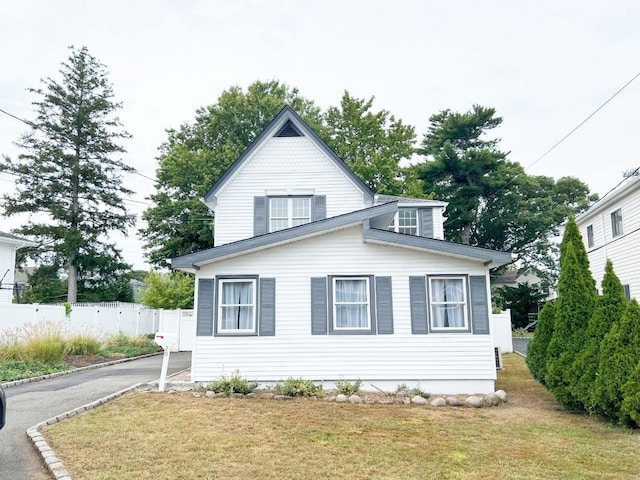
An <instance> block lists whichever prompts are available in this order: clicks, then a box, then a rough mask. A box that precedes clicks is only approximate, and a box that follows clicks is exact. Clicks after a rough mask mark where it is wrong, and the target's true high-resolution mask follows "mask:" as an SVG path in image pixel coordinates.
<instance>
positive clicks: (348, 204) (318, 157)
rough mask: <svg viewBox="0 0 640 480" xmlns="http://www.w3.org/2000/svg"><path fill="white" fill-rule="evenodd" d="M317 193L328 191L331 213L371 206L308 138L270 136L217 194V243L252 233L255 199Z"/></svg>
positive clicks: (228, 241)
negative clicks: (257, 197)
mask: <svg viewBox="0 0 640 480" xmlns="http://www.w3.org/2000/svg"><path fill="white" fill-rule="evenodd" d="M318 179H322V181H319V180H318ZM312 195H326V199H327V203H326V216H327V217H335V216H337V215H342V214H345V213H349V212H352V211H354V210H359V209H362V208H365V207H367V206H369V205H366V204H365V201H364V197H363V193H362V191H361V190H360V189H359V188H357V187H356V186H355V184H354V183H353V182H352V181H351V179H350V178H348V177H347V176H346V175H345V173H344V172H343V171H342V170H340V168H339V167H338V166H337V165H336V164H335V163H334V162H333V161H332V160H331V159H329V158H328V157H327V156H326V155H325V153H324V152H323V151H321V150H320V149H319V148H318V147H317V146H316V145H315V144H314V143H313V142H312V141H311V140H310V139H309V138H308V137H291V138H269V139H266V140H265V142H264V144H262V145H261V146H260V147H259V148H258V149H257V150H256V151H255V152H254V153H253V154H252V155H251V156H250V157H249V158H247V159H246V160H245V162H244V163H243V164H242V166H241V167H240V168H239V169H238V171H236V172H235V174H234V175H233V176H232V177H231V178H230V179H229V180H228V181H227V182H226V183H225V185H224V186H223V187H222V188H221V189H220V191H219V192H218V195H217V205H216V212H215V230H214V234H215V245H216V246H220V245H224V244H226V243H230V242H235V241H237V240H242V239H245V238H250V237H252V236H253V201H254V200H253V199H254V197H256V196H269V197H277V196H282V197H287V196H292V197H301V196H312Z"/></svg>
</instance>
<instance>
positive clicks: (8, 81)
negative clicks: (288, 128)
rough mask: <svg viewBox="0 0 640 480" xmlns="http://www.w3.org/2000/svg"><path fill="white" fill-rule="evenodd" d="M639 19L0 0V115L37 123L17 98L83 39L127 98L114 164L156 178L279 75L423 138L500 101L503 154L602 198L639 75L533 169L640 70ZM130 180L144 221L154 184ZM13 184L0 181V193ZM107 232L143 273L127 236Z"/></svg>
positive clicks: (638, 126)
mask: <svg viewBox="0 0 640 480" xmlns="http://www.w3.org/2000/svg"><path fill="white" fill-rule="evenodd" d="M638 19H640V2H637V1H633V0H629V1H624V0H612V1H608V2H602V1H594V0H583V1H573V0H572V1H549V0H542V1H537V2H510V1H507V0H504V1H494V0H483V1H472V0H469V1H444V0H441V1H428V0H423V1H420V0H414V1H409V0H407V1H405V0H393V1H384V2H383V1H376V0H369V1H348V0H341V1H336V0H323V1H315V2H312V1H304V0H303V1H300V0H298V1H293V0H279V1H277V2H273V1H257V0H255V1H250V0H236V1H213V0H210V1H205V0H183V1H179V0H175V1H172V0H153V1H151V0H125V1H123V0H109V1H104V0H102V1H85V0H55V1H48V0H40V1H26V0H21V1H19V2H18V1H14V2H10V1H9V0H0V32H1V33H0V36H1V38H2V40H1V41H0V108H1V109H3V110H6V111H8V112H10V113H12V114H14V115H17V116H19V117H22V118H27V119H29V118H32V113H33V109H32V106H31V102H32V101H33V100H34V99H35V98H34V97H33V95H31V94H30V93H28V92H27V91H26V89H27V88H28V87H37V86H39V80H40V78H43V77H48V76H49V77H54V78H56V74H57V71H58V69H59V66H60V63H61V62H62V61H64V60H66V59H67V57H68V55H69V50H68V49H67V47H68V46H70V45H74V46H76V47H80V46H86V47H88V49H89V51H90V53H91V54H92V55H94V56H95V57H97V58H98V59H99V60H100V61H101V62H102V63H104V64H105V65H106V66H107V68H108V70H109V72H110V74H109V79H110V81H111V82H112V83H113V85H114V91H115V94H116V99H117V100H119V101H121V102H122V103H123V109H122V110H121V112H120V118H121V120H122V122H123V123H124V125H125V128H126V129H127V130H128V131H129V132H130V133H131V134H132V135H133V138H132V139H131V140H129V141H128V142H127V143H126V144H125V146H126V148H127V150H128V152H127V153H126V154H125V155H124V157H123V160H124V161H125V162H127V163H128V164H130V165H131V166H133V167H135V168H136V169H137V170H138V171H140V172H141V173H142V174H144V175H147V176H149V177H154V172H155V169H156V167H157V161H156V156H157V149H158V146H159V145H160V144H161V143H162V142H163V141H164V140H165V139H166V133H165V129H167V128H175V127H178V126H179V125H180V124H181V123H183V122H187V121H191V120H192V119H193V117H194V113H195V110H196V109H197V108H198V107H200V106H205V105H209V104H212V103H215V102H216V100H217V98H218V96H219V94H220V93H221V92H222V91H223V90H225V89H227V88H229V87H230V86H232V85H238V86H241V87H243V88H246V87H247V86H248V85H249V84H251V83H252V82H254V81H256V80H271V79H277V80H280V81H281V82H284V83H287V84H288V85H290V86H293V87H297V88H298V89H299V90H300V93H301V94H302V95H303V96H305V97H307V98H309V99H312V100H314V101H315V102H316V103H317V104H318V105H319V106H320V107H321V108H323V109H325V108H327V107H329V106H331V105H338V104H339V101H340V97H341V95H342V93H343V91H344V90H348V91H349V92H350V93H351V94H352V95H354V96H356V97H361V98H363V97H367V98H368V97H370V96H375V98H376V99H375V102H374V109H376V110H379V109H386V110H389V111H390V112H391V113H393V114H394V115H395V116H396V117H397V118H401V119H402V120H403V121H404V122H405V123H409V124H411V125H414V126H415V127H416V130H417V132H418V136H419V139H421V138H422V135H423V134H424V132H425V131H426V129H427V125H428V118H429V116H430V115H432V114H433V113H436V112H438V111H440V110H442V109H445V108H450V109H452V110H456V111H466V110H468V109H469V108H470V107H471V106H472V105H473V104H474V103H477V104H480V105H484V106H491V107H495V108H496V110H497V113H498V115H500V116H502V117H503V118H504V123H503V125H502V126H501V127H500V129H499V130H498V131H497V135H498V136H499V137H500V138H502V142H501V147H502V149H503V150H506V151H510V152H511V153H510V156H509V158H510V159H511V160H513V161H518V162H520V163H521V164H522V165H523V166H525V167H528V168H527V171H528V172H529V173H531V174H540V175H549V176H553V177H555V178H560V177H562V176H566V175H572V176H577V177H578V178H580V179H581V180H583V181H584V182H586V183H587V184H588V185H589V186H590V188H591V190H592V191H593V192H597V193H599V194H600V195H603V194H604V193H606V192H607V191H608V190H609V189H610V188H612V187H614V186H615V185H616V184H617V183H618V182H619V181H620V179H621V178H622V177H621V175H622V172H623V171H625V170H628V169H631V168H635V167H637V166H639V165H640V159H638V154H637V148H638V147H637V140H638V138H639V137H640V135H639V132H640V115H638V114H637V112H636V108H638V106H639V105H640V78H638V79H637V80H636V81H634V82H632V83H631V84H630V85H629V86H628V87H627V88H626V89H625V90H624V91H623V92H622V93H620V94H619V95H618V96H617V97H616V98H615V99H613V100H612V101H611V102H610V103H609V104H608V105H606V106H605V107H604V108H603V109H602V110H600V111H599V112H598V113H597V114H596V115H595V116H594V117H593V118H592V119H591V120H590V121H589V122H588V123H586V124H585V125H584V126H583V127H582V128H581V129H579V130H578V131H577V132H576V133H574V134H573V135H571V136H570V137H569V138H568V139H567V140H566V141H565V142H563V143H562V144H561V145H560V146H559V147H558V148H556V149H555V150H554V151H553V152H551V153H550V154H549V155H547V156H546V157H545V158H544V159H542V160H540V161H539V162H537V163H536V164H535V165H533V166H531V167H530V165H531V164H533V163H534V162H535V161H536V160H537V159H538V158H539V157H540V156H541V155H542V154H543V153H544V152H545V151H547V150H548V149H549V148H550V147H551V146H553V145H554V144H555V143H556V142H557V141H558V140H560V139H561V138H562V137H563V136H564V135H566V134H567V133H568V132H569V131H571V130H572V129H573V128H574V127H576V126H577V125H578V124H579V123H580V122H581V121H583V120H584V119H585V118H586V117H587V116H589V115H590V114H591V113H592V112H593V111H594V110H595V109H596V108H598V107H599V106H600V105H601V104H602V103H604V102H605V101H606V100H607V99H608V98H609V97H610V96H611V95H612V94H614V93H615V92H616V91H617V90H618V89H619V88H620V87H622V86H623V85H624V84H625V83H627V82H628V81H629V80H630V79H631V78H633V77H634V76H635V75H636V74H637V73H638V72H640V61H639V58H640V28H638ZM25 127H26V126H25V125H23V124H21V123H20V122H18V121H16V120H14V119H12V118H10V117H8V116H6V115H3V114H0V154H7V155H10V156H14V155H15V154H16V153H17V150H16V148H15V146H13V144H12V142H13V141H15V140H16V139H17V137H18V136H19V135H20V134H21V133H23V132H24V131H25ZM125 183H126V185H127V186H128V187H129V188H131V189H132V190H135V191H136V194H135V195H133V196H132V197H131V198H130V200H129V201H128V202H127V205H128V207H129V208H131V210H132V212H134V213H138V214H140V213H141V212H142V211H143V210H144V209H145V208H146V206H145V205H144V204H143V203H140V202H147V201H148V200H145V198H146V197H147V196H148V195H149V194H150V193H151V192H152V191H153V182H152V181H150V180H147V179H144V178H143V177H141V176H127V177H126V182H125ZM12 188H13V181H12V179H11V177H10V176H8V175H6V174H2V175H0V191H11V190H12ZM16 221H17V220H16V219H9V220H3V226H2V227H0V228H1V229H2V230H9V229H10V228H12V227H13V226H15V224H16ZM114 239H115V240H116V241H117V243H118V245H119V247H120V248H121V249H122V250H123V254H124V256H125V259H126V260H127V261H128V262H130V263H133V264H134V266H135V267H136V268H146V266H145V265H144V263H143V257H142V248H141V242H140V240H139V239H138V238H137V236H136V233H135V231H132V232H131V235H130V236H129V238H128V239H122V238H120V237H116V236H114Z"/></svg>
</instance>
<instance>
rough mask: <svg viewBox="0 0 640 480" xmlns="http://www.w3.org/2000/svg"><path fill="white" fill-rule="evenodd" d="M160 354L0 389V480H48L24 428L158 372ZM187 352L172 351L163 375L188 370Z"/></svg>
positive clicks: (155, 376)
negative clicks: (0, 422) (1, 408)
mask: <svg viewBox="0 0 640 480" xmlns="http://www.w3.org/2000/svg"><path fill="white" fill-rule="evenodd" d="M161 365H162V355H154V356H151V357H146V358H141V359H137V360H132V361H128V362H123V363H117V364H115V365H110V366H105V367H101V368H95V369H90V370H84V371H79V372H76V373H72V374H69V375H63V376H59V377H55V378H50V379H47V380H41V381H38V382H32V383H24V384H22V385H17V386H12V387H9V388H5V393H6V395H7V425H6V426H5V427H4V429H2V430H0V480H49V479H50V478H51V476H50V475H49V473H48V472H47V470H46V469H45V467H44V465H43V463H42V459H41V458H40V457H39V456H38V454H37V453H36V451H35V449H34V448H33V446H32V445H31V442H30V441H29V438H28V437H27V435H26V431H27V429H28V428H30V427H32V426H33V425H35V424H37V423H39V422H42V421H44V420H47V419H48V418H51V417H54V416H56V415H59V414H61V413H64V412H67V411H69V410H73V409H75V408H77V407H80V406H82V405H85V404H88V403H91V402H94V401H96V400H99V399H101V398H103V397H106V396H108V395H110V394H113V393H115V392H118V391H120V390H124V389H125V388H129V387H131V386H133V385H135V384H137V383H148V382H153V381H154V380H157V379H158V377H159V376H160V368H161ZM190 365H191V352H177V353H172V354H171V357H170V362H169V374H170V375H171V374H174V373H177V372H180V371H182V370H185V369H187V368H189V367H190Z"/></svg>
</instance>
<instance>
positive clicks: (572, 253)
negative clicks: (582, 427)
mask: <svg viewBox="0 0 640 480" xmlns="http://www.w3.org/2000/svg"><path fill="white" fill-rule="evenodd" d="M596 298H597V293H596V288H595V281H594V280H593V277H592V275H591V272H590V271H589V261H588V259H587V253H586V250H585V247H584V243H583V242H582V237H581V236H580V232H579V231H578V226H577V225H576V222H575V220H573V218H571V219H569V221H568V223H567V226H566V228H565V233H564V236H563V238H562V243H561V244H560V276H559V278H558V299H557V300H556V304H555V308H554V317H555V321H554V330H553V335H552V337H551V340H550V342H549V347H548V348H547V354H546V357H547V371H546V374H545V384H546V385H547V387H548V388H549V390H550V391H551V393H553V396H554V397H555V398H556V400H558V402H560V403H561V404H562V405H563V406H565V407H566V408H569V409H573V410H580V409H584V408H585V406H584V405H583V404H582V403H581V402H580V400H579V399H578V398H576V397H575V396H574V395H573V393H572V391H571V385H572V384H573V383H575V382H576V380H577V379H576V378H575V377H574V376H572V370H571V367H572V365H573V363H574V361H575V360H576V358H577V356H578V354H579V352H580V351H581V350H582V347H583V345H584V341H585V338H586V330H587V326H588V323H589V320H590V318H591V316H592V315H593V309H594V307H595V301H596Z"/></svg>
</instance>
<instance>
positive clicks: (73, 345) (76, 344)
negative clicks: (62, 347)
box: [67, 334, 100, 355]
mask: <svg viewBox="0 0 640 480" xmlns="http://www.w3.org/2000/svg"><path fill="white" fill-rule="evenodd" d="M99 351H100V342H99V341H98V340H96V339H95V338H93V337H92V336H90V335H82V334H78V335H74V336H73V337H71V338H68V339H67V352H68V353H67V354H68V355H97V354H98V352H99Z"/></svg>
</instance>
